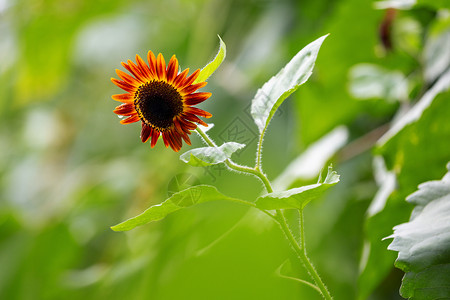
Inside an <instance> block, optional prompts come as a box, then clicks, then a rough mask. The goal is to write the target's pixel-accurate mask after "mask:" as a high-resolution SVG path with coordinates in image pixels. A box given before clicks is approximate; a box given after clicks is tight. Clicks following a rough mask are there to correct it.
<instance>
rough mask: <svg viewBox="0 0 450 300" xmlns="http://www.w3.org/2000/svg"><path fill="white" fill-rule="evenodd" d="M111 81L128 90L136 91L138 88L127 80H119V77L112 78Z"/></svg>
mask: <svg viewBox="0 0 450 300" xmlns="http://www.w3.org/2000/svg"><path fill="white" fill-rule="evenodd" d="M111 81H112V82H113V83H114V84H115V85H117V86H118V87H120V88H121V89H123V90H125V91H127V92H130V93H131V92H134V91H135V90H136V87H134V86H132V85H131V84H129V83H126V82H125V81H122V80H119V79H115V78H111Z"/></svg>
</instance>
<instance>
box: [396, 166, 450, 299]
mask: <svg viewBox="0 0 450 300" xmlns="http://www.w3.org/2000/svg"><path fill="white" fill-rule="evenodd" d="M447 169H448V173H447V174H446V175H445V176H444V178H443V179H442V180H439V181H429V182H425V183H423V184H421V185H419V190H418V191H417V192H415V193H413V194H411V195H410V196H409V197H408V198H407V199H406V200H407V201H408V202H410V203H412V204H415V205H416V207H415V208H414V210H413V212H412V215H411V219H410V221H409V222H408V223H404V224H401V225H398V226H396V227H394V234H392V235H391V236H389V237H388V238H394V240H393V241H392V243H391V244H390V245H389V247H388V249H390V250H395V251H398V258H397V260H396V263H395V265H396V266H397V267H398V268H400V269H402V270H403V271H405V273H406V274H405V277H404V278H403V283H402V287H401V289H400V293H401V295H402V296H403V297H406V298H411V299H444V298H445V299H447V298H449V297H450V163H449V164H448V165H447Z"/></svg>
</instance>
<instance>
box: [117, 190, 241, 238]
mask: <svg viewBox="0 0 450 300" xmlns="http://www.w3.org/2000/svg"><path fill="white" fill-rule="evenodd" d="M215 200H228V201H235V202H241V203H242V202H245V201H243V200H239V199H235V198H231V197H228V196H225V195H223V194H222V193H220V192H219V191H218V190H217V189H216V188H215V187H214V186H210V185H197V186H193V187H190V188H187V189H185V190H183V191H180V192H178V193H175V194H173V195H172V196H171V197H170V198H169V199H167V200H166V201H164V202H163V203H160V204H157V205H153V206H151V207H149V208H148V209H147V210H145V211H144V212H143V213H142V214H140V215H138V216H136V217H134V218H131V219H128V220H126V221H124V222H122V223H120V224H117V225H115V226H112V227H111V229H112V230H114V231H127V230H131V229H133V228H135V227H137V226H141V225H144V224H147V223H149V222H152V221H158V220H161V219H163V218H164V217H166V216H167V215H168V214H170V213H173V212H175V211H177V210H180V209H182V208H186V207H190V206H193V205H195V204H200V203H204V202H209V201H215Z"/></svg>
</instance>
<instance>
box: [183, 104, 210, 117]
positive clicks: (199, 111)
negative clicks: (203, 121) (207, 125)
mask: <svg viewBox="0 0 450 300" xmlns="http://www.w3.org/2000/svg"><path fill="white" fill-rule="evenodd" d="M186 112H190V113H193V114H196V115H197V116H200V117H203V118H211V117H212V114H210V113H209V112H207V111H204V110H203V109H200V108H197V107H192V106H191V107H188V108H186Z"/></svg>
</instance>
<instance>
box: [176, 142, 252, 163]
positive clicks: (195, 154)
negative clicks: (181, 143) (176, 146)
mask: <svg viewBox="0 0 450 300" xmlns="http://www.w3.org/2000/svg"><path fill="white" fill-rule="evenodd" d="M244 147H245V145H244V144H239V143H235V142H228V143H225V144H223V145H222V146H220V147H203V148H196V149H192V150H189V151H187V152H185V153H183V154H182V155H181V156H180V159H181V160H182V161H184V162H185V163H187V164H190V165H191V166H195V167H204V166H210V165H215V164H219V163H222V162H224V161H225V160H227V159H229V158H230V157H231V155H232V154H233V153H234V152H236V151H237V150H239V149H242V148H244Z"/></svg>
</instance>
